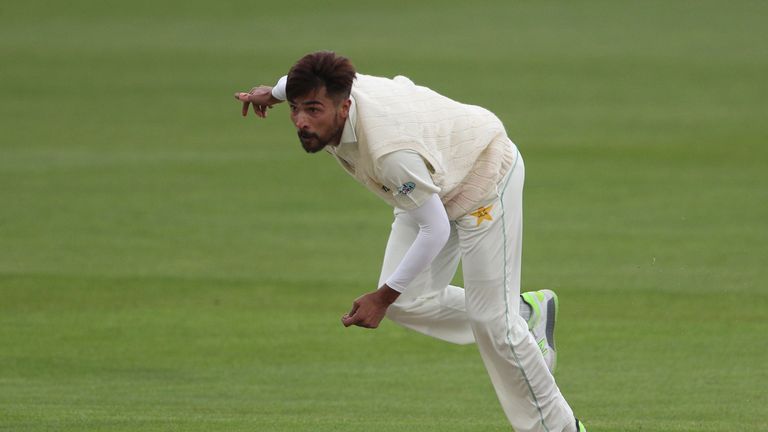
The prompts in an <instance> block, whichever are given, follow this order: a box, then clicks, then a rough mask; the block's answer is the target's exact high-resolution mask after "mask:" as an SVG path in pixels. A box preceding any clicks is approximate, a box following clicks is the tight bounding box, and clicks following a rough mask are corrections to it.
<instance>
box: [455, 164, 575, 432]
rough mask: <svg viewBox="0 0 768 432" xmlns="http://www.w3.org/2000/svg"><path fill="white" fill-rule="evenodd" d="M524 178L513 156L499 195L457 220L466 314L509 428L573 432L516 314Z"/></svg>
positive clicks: (569, 413) (567, 409)
mask: <svg viewBox="0 0 768 432" xmlns="http://www.w3.org/2000/svg"><path fill="white" fill-rule="evenodd" d="M524 177H525V168H524V166H523V163H522V159H521V158H518V161H517V163H516V166H515V167H514V169H513V171H512V173H511V174H510V175H509V176H508V181H507V182H506V184H505V185H504V186H503V187H502V188H501V191H500V192H501V193H500V195H501V196H500V198H499V199H497V200H495V201H493V202H490V203H488V204H487V205H486V206H484V207H483V208H482V209H478V210H479V211H477V212H475V213H474V216H473V215H467V216H465V217H462V218H460V219H459V220H458V221H457V234H458V238H459V248H460V250H461V254H462V258H461V259H462V265H463V270H464V283H465V288H466V301H467V313H468V316H469V320H470V323H471V327H472V330H473V332H474V335H475V341H476V342H477V345H478V349H479V350H480V354H481V356H482V358H483V362H484V363H485V367H486V370H487V371H488V375H489V376H490V378H491V381H492V383H493V386H494V388H495V390H496V394H497V396H498V398H499V401H500V402H501V405H502V407H503V409H504V412H505V414H506V415H507V418H508V419H509V422H510V423H511V424H512V426H513V427H514V429H515V430H516V431H517V432H539V431H548V432H561V431H571V430H572V429H573V425H574V422H575V421H574V417H573V412H572V410H571V408H570V406H569V405H568V403H567V402H566V401H565V398H563V396H562V394H561V393H560V390H559V389H558V387H557V385H556V383H555V380H554V377H553V376H552V375H551V374H550V373H549V371H548V370H547V366H546V364H545V362H544V358H543V357H542V355H541V351H540V350H539V347H538V345H537V344H536V342H535V341H534V338H533V337H532V336H531V334H530V332H529V331H528V326H527V325H526V322H525V321H524V320H523V319H522V318H521V317H520V315H519V313H518V308H519V304H520V298H519V296H520V268H521V261H520V259H521V253H522V189H523V180H524Z"/></svg>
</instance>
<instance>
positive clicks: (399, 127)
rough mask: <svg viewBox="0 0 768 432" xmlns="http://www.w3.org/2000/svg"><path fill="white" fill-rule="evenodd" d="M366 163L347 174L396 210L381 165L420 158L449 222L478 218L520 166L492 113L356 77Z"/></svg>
mask: <svg viewBox="0 0 768 432" xmlns="http://www.w3.org/2000/svg"><path fill="white" fill-rule="evenodd" d="M352 97H353V98H354V100H355V105H356V111H357V118H356V121H355V125H354V129H355V135H356V136H357V141H358V146H359V160H358V161H355V162H356V163H354V166H353V167H349V166H347V165H345V164H342V166H343V167H344V168H345V169H346V170H347V171H348V172H349V174H351V175H352V176H353V177H354V178H355V179H356V180H358V181H359V182H360V183H362V184H363V185H365V186H366V187H368V189H370V190H371V191H373V192H374V193H376V194H377V195H378V196H379V197H381V198H382V199H384V200H385V201H387V202H388V203H389V204H391V205H393V206H396V203H395V200H394V198H393V191H391V190H389V189H388V188H385V187H383V184H382V181H381V180H380V178H381V173H379V172H377V168H376V167H377V165H378V164H377V163H376V161H377V160H378V159H379V158H381V157H382V156H384V155H387V154H389V153H392V152H394V151H398V150H413V151H416V152H417V153H419V154H420V155H421V157H422V158H423V159H424V160H425V161H426V163H427V168H428V169H429V172H430V174H431V176H432V180H433V181H434V183H435V185H436V186H437V187H439V188H440V192H439V193H438V195H439V196H440V200H441V201H442V202H443V204H444V205H445V210H446V213H447V214H448V218H449V219H450V220H454V219H456V218H458V217H460V216H463V215H465V214H467V213H469V212H471V211H473V210H475V209H476V208H477V207H478V206H479V205H480V204H481V203H482V201H483V200H484V199H487V197H488V195H489V193H490V192H492V191H494V190H495V188H496V185H497V184H498V183H499V182H500V181H501V179H502V178H503V177H504V176H505V175H506V173H507V172H508V171H509V169H510V168H511V167H512V166H513V163H514V160H515V158H516V157H517V154H518V153H517V149H516V147H515V145H514V144H513V143H512V141H511V140H510V139H509V138H508V137H507V133H506V130H505V129H504V125H503V124H502V123H501V121H500V120H499V119H498V118H497V117H496V116H495V115H494V114H493V113H491V112H490V111H488V110H486V109H484V108H481V107H478V106H474V105H466V104H462V103H459V102H456V101H454V100H452V99H449V98H447V97H445V96H442V95H440V94H438V93H437V92H435V91H433V90H430V89H428V88H426V87H422V86H417V85H415V84H414V83H413V82H412V81H411V80H409V79H408V78H406V77H403V76H398V77H395V78H394V79H388V78H380V77H374V76H370V75H362V74H357V77H356V79H355V81H354V83H353V85H352Z"/></svg>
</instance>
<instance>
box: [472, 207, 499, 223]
mask: <svg viewBox="0 0 768 432" xmlns="http://www.w3.org/2000/svg"><path fill="white" fill-rule="evenodd" d="M492 208H493V205H489V206H488V207H480V208H479V209H477V210H475V211H473V212H472V213H470V216H474V217H476V218H477V225H480V224H481V223H482V222H483V221H484V220H487V221H492V220H493V217H491V209H492Z"/></svg>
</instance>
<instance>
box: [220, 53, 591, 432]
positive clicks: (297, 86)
mask: <svg viewBox="0 0 768 432" xmlns="http://www.w3.org/2000/svg"><path fill="white" fill-rule="evenodd" d="M235 98H236V99H238V100H239V101H241V102H242V103H243V109H242V114H243V115H244V116H245V115H247V113H248V110H249V108H250V107H251V106H252V107H253V111H254V113H255V114H256V115H257V116H259V117H266V115H267V109H268V108H270V107H272V105H275V104H277V103H280V102H282V101H285V100H287V101H288V104H289V106H290V112H291V120H292V121H293V124H294V125H295V126H296V130H297V134H298V137H299V140H300V141H301V145H302V147H303V148H304V150H306V151H307V152H309V153H317V152H319V151H321V150H326V151H327V152H328V153H330V154H331V155H333V156H334V157H335V158H336V159H337V161H338V162H339V163H340V164H341V166H342V167H343V168H344V169H345V170H346V171H347V172H348V173H349V174H350V175H351V176H353V177H354V178H355V179H356V180H357V181H359V182H360V183H362V184H363V185H365V186H366V187H367V188H368V189H369V190H371V191H372V192H373V193H375V194H376V195H377V196H379V197H380V198H382V199H383V200H385V201H386V202H387V203H389V204H391V205H392V206H393V207H394V208H395V220H394V223H393V224H392V231H391V234H390V238H389V241H388V243H387V247H386V251H385V256H384V263H383V265H382V271H381V276H380V279H379V288H378V289H377V290H375V291H373V292H370V293H367V294H365V295H363V296H361V297H359V298H358V299H356V300H355V301H354V303H353V306H352V309H351V310H350V311H349V312H348V313H347V314H344V316H343V317H342V319H341V320H342V323H343V324H344V325H345V326H347V327H349V326H352V325H355V326H360V327H366V328H376V327H378V325H379V323H380V322H381V320H382V319H383V318H384V316H385V315H386V316H387V317H389V318H390V319H391V320H393V321H395V322H397V323H399V324H401V325H403V326H405V327H407V328H410V329H413V330H416V331H418V332H421V333H423V334H426V335H429V336H432V337H436V338H439V339H442V340H445V341H449V342H453V343H459V344H468V343H473V342H474V343H476V344H477V346H478V349H479V350H480V354H481V357H482V359H483V362H484V364H485V367H486V370H487V371H488V374H489V376H490V378H491V381H492V383H493V386H494V388H495V390H496V394H497V396H498V398H499V401H500V402H501V405H502V407H503V409H504V412H505V414H506V415H507V418H508V419H509V422H510V423H511V424H512V426H513V428H514V429H515V430H516V431H518V432H527V431H551V432H560V431H566V432H573V431H585V430H586V429H585V428H584V426H583V424H581V422H579V421H578V420H576V419H575V418H574V415H573V412H572V410H571V408H570V406H569V405H568V403H567V402H566V401H565V398H564V397H563V396H562V394H561V393H560V390H559V389H558V387H557V385H556V384H555V380H554V377H553V375H552V374H551V373H550V370H554V367H555V360H556V351H555V349H554V323H555V318H556V312H557V297H556V296H555V294H554V293H553V292H552V291H549V290H542V291H538V292H535V293H525V294H523V295H522V296H520V268H521V261H520V259H521V252H522V189H523V180H524V177H525V168H524V165H523V159H522V157H521V156H520V153H519V151H518V150H517V147H516V146H515V145H514V144H513V143H512V141H511V140H510V139H509V138H508V137H507V135H506V131H505V129H504V126H503V125H502V123H501V121H500V120H499V119H498V118H496V116H494V115H493V114H492V113H490V112H489V111H487V110H485V109H483V108H480V107H477V106H471V105H465V104H461V103H458V102H456V101H453V100H451V99H449V98H447V97H445V96H442V95H440V94H438V93H436V92H434V91H432V90H430V89H428V88H426V87H421V86H417V85H415V84H414V83H413V82H411V81H410V80H408V79H407V78H405V77H402V76H398V77H395V78H394V79H386V78H379V77H374V76H368V75H363V74H358V73H356V71H355V69H354V67H353V66H352V64H351V63H350V62H349V60H348V59H346V58H344V57H342V56H338V55H336V54H334V53H332V52H316V53H311V54H308V55H306V56H304V57H303V58H301V59H300V60H299V61H298V62H296V64H295V65H294V66H293V67H292V68H291V69H290V71H289V72H288V75H287V76H285V77H283V78H281V79H280V80H279V81H278V83H277V84H276V85H275V86H274V87H269V86H260V87H256V88H253V89H252V90H251V91H250V92H248V93H236V94H235ZM459 261H461V263H462V268H463V271H464V283H465V287H464V289H462V288H459V287H455V286H451V285H450V281H451V279H452V278H453V276H454V273H455V271H456V269H457V266H458V263H459ZM520 298H522V299H523V302H520ZM523 316H525V317H529V318H528V319H527V322H526V319H525V318H523ZM531 332H532V333H533V334H531ZM542 354H543V355H542ZM548 367H549V369H548Z"/></svg>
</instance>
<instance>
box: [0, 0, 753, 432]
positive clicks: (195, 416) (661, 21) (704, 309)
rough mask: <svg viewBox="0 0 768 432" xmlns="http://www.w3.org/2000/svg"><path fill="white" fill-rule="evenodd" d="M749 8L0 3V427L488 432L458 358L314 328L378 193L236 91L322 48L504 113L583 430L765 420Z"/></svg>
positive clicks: (324, 315) (351, 259) (742, 424)
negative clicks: (522, 169)
mask: <svg viewBox="0 0 768 432" xmlns="http://www.w3.org/2000/svg"><path fill="white" fill-rule="evenodd" d="M767 14H768V5H767V4H766V3H765V2H761V1H747V0H740V1H734V2H729V3H727V4H726V3H723V2H715V1H708V0H707V1H684V0H680V1H671V2H669V1H664V2H662V1H642V2H639V1H628V2H612V1H605V0H602V1H600V0H585V1H580V2H566V1H540V2H517V1H515V2H508V1H482V2H474V3H473V2H459V1H444V2H406V1H388V2H381V1H379V2H375V1H365V0H364V1H356V2H345V1H331V2H319V3H318V2H309V1H301V0H299V1H293V2H289V3H285V2H277V1H262V2H244V1H219V2H215V3H212V2H202V1H196V0H193V1H188V2H179V1H166V2H156V1H145V0H138V1H130V2H117V1H112V0H107V1H101V2H96V1H83V0H75V1H72V2H66V3H63V2H54V1H30V2H23V1H16V0H11V1H7V2H4V3H3V4H2V5H0V95H2V96H1V97H0V430H3V431H4V430H8V431H43V430H45V431H50V430H61V431H82V430H99V431H102V430H103V431H122V430H125V431H129V430H130V431H135V430H146V431H168V430H184V431H195V430H205V431H211V430H226V431H246V430H247V431H253V430H264V431H337V430H339V429H340V428H345V429H351V430H366V431H392V430H396V431H505V430H509V426H508V425H507V423H506V420H505V418H504V416H503V414H502V411H501V409H500V407H499V406H498V402H497V401H496V399H495V395H494V393H493V390H492V388H491V386H490V383H489V380H488V378H487V376H486V375H485V371H484V369H483V367H482V364H481V361H480V358H479V355H478V354H477V351H476V349H475V348H474V347H472V346H469V347H460V346H452V345H447V344H444V343H440V342H438V341H436V340H431V339H428V338H425V337H423V336H420V335H417V334H415V333H412V332H408V331H406V330H404V329H402V328H399V327H397V326H396V325H394V324H392V323H391V322H386V323H385V324H384V325H383V326H382V328H380V329H379V330H376V331H365V330H362V329H344V328H342V326H341V325H340V323H339V321H338V320H339V318H340V316H341V314H343V313H344V312H345V311H346V310H347V309H348V307H349V306H350V304H351V302H352V300H353V299H354V298H355V297H357V296H358V295H359V294H361V293H363V292H366V291H370V290H372V289H374V288H375V287H376V286H375V284H376V282H377V280H378V272H379V266H380V261H381V258H382V256H383V250H384V246H385V242H386V238H387V235H388V233H389V224H390V223H391V220H392V213H391V209H389V208H388V207H387V206H386V205H385V204H384V203H383V202H380V201H379V200H378V199H377V198H376V197H374V196H373V195H371V194H369V193H368V192H367V191H366V190H365V189H364V188H362V187H360V186H359V185H358V184H357V183H355V182H354V181H353V180H352V179H351V178H348V176H347V175H346V174H345V173H344V172H343V171H342V170H341V169H339V167H338V166H337V165H336V163H335V162H334V161H333V160H332V158H330V157H328V156H327V155H324V154H319V155H307V154H305V153H304V152H303V150H301V148H300V145H299V142H298V139H297V138H296V137H295V134H294V132H293V127H292V125H291V123H290V121H289V119H288V110H287V107H285V106H276V107H275V108H274V109H273V110H272V111H270V116H269V118H267V119H266V120H261V119H257V118H255V117H249V118H242V117H241V116H240V105H239V103H237V102H236V101H235V100H234V99H233V98H232V95H233V93H234V92H235V91H241V90H244V91H247V90H248V89H250V88H251V87H253V86H255V85H259V84H267V85H272V84H273V83H274V82H275V81H276V80H277V78H279V77H280V76H282V75H283V74H285V73H286V72H287V71H288V69H289V68H290V66H291V65H292V64H293V62H294V61H296V60H297V59H298V58H299V57H301V56H302V55H304V54H306V53H308V52H311V51H315V50H318V49H329V50H333V51H336V52H338V53H340V54H343V55H346V56H348V57H349V58H351V59H352V61H353V63H354V64H355V65H356V67H357V69H358V70H359V71H360V72H362V73H366V74H373V75H381V76H394V75H398V74H400V75H405V76H408V77H409V78H411V79H412V80H413V81H415V82H416V83H417V84H421V85H426V86H428V87H431V88H432V89H434V90H436V91H438V92H440V93H443V94H445V95H447V96H449V97H451V98H453V99H457V100H459V101H462V102H466V103H471V104H476V105H481V106H484V107H486V108H488V109H490V110H491V111H493V112H495V113H496V114H497V115H498V116H499V117H500V118H501V119H502V120H503V121H504V123H505V125H506V127H507V130H508V133H509V135H510V136H511V138H512V139H513V141H515V143H516V144H517V145H518V147H519V148H520V150H521V152H522V153H523V155H524V157H525V160H526V174H527V178H526V198H525V218H526V219H525V241H524V260H523V287H524V289H526V290H535V289H542V288H550V289H554V290H556V291H557V292H558V293H559V295H560V304H561V313H560V320H559V327H558V347H559V353H560V354H559V367H558V372H557V375H556V377H557V380H558V383H559V385H560V388H561V390H562V391H563V393H564V394H565V395H566V397H567V399H568V400H569V402H570V403H571V405H572V406H573V408H574V410H575V412H576V413H577V415H578V416H579V418H583V419H584V420H585V422H586V424H587V426H588V428H589V430H590V431H600V430H603V431H640V430H642V431H725V430H750V431H760V430H768V414H767V413H766V410H765V409H764V408H760V407H765V406H766V404H768V400H767V399H768V398H767V397H766V392H765V388H766V387H768V371H767V369H766V367H765V365H766V364H768V339H767V338H766V336H765V335H766V332H768V309H767V306H768V291H767V290H766V280H768V270H767V269H766V262H768V246H767V245H768V222H767V221H768V174H766V172H767V168H768V148H766V144H767V143H768V122H766V121H765V120H766V114H767V113H768V109H767V108H768V107H767V106H766V99H767V98H768V86H767V85H766V79H765V77H766V76H767V75H768V49H767V48H766V44H765V41H766V38H767V37H768V31H767V30H766V27H765V17H766V16H767ZM457 283H460V275H457Z"/></svg>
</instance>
